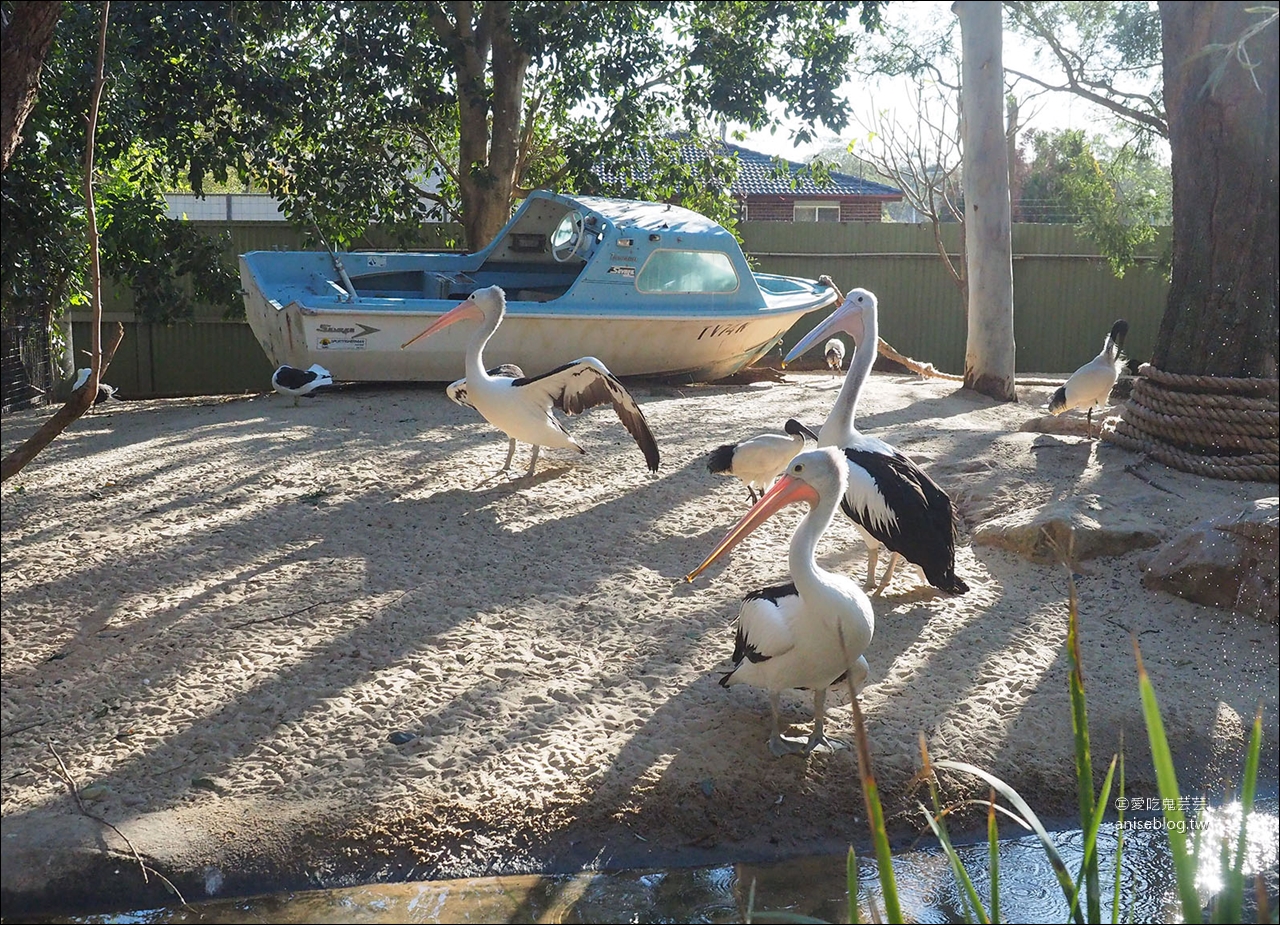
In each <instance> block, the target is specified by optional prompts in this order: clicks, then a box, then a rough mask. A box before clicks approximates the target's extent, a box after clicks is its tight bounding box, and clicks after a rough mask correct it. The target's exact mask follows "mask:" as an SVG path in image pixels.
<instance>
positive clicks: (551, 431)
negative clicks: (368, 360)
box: [401, 286, 658, 478]
mask: <svg viewBox="0 0 1280 925" xmlns="http://www.w3.org/2000/svg"><path fill="white" fill-rule="evenodd" d="M506 308H507V298H506V294H505V293H504V292H503V291H502V288H501V287H499V286H489V287H488V288H487V289H477V290H476V291H475V292H473V293H471V295H469V296H467V298H466V301H464V302H462V303H461V304H459V305H457V306H456V307H454V308H452V309H450V310H449V311H448V312H445V314H443V315H441V316H440V317H439V318H437V319H436V320H435V322H434V323H432V324H431V325H430V326H429V327H428V328H427V329H426V330H425V331H423V332H422V333H421V334H418V335H417V336H416V337H412V338H410V339H409V340H407V341H405V342H404V343H403V344H401V349H404V348H405V347H408V346H409V345H410V344H412V343H413V342H414V341H417V340H420V339H421V338H423V337H430V336H431V335H432V334H435V333H436V332H437V331H442V330H444V329H445V328H447V327H449V325H451V324H456V323H457V322H459V321H478V322H480V327H479V328H478V329H477V330H476V333H475V334H474V335H472V337H471V343H470V344H469V345H468V346H467V358H466V369H467V376H466V379H465V381H463V380H459V382H455V383H453V386H458V387H460V388H461V389H462V392H463V396H464V398H465V401H466V404H468V405H470V406H471V407H473V408H475V409H476V410H477V411H479V412H480V414H481V415H482V416H483V417H484V419H485V420H486V421H488V422H489V423H490V424H492V425H493V426H494V427H496V428H498V430H500V431H502V432H503V433H504V434H506V435H507V439H508V441H509V444H508V446H507V460H506V462H504V463H503V464H502V468H501V469H500V470H498V472H497V473H496V474H497V475H504V474H507V473H509V472H510V470H511V460H512V458H513V457H514V456H515V452H516V441H517V440H519V441H521V442H522V443H531V444H533V458H532V459H531V460H529V471H528V472H526V473H525V477H526V478H527V477H529V476H531V475H533V470H534V468H535V467H536V466H537V464H538V452H539V450H541V449H542V447H544V446H549V447H556V448H559V449H574V450H577V451H578V452H579V453H585V452H586V450H584V449H583V448H582V447H581V446H579V445H578V442H577V441H576V440H574V439H573V437H572V436H570V435H569V432H568V431H567V430H565V429H564V427H563V425H561V423H560V422H559V421H558V420H557V419H556V417H555V415H553V414H552V413H551V409H552V407H553V406H554V407H556V408H559V409H560V410H561V411H563V412H565V413H566V414H577V413H578V412H580V411H585V410H586V409H587V408H594V407H595V406H596V405H602V404H604V403H605V402H609V403H611V404H612V405H613V410H614V411H616V412H617V414H618V419H619V420H620V421H622V425H623V426H624V427H626V429H627V430H628V431H629V432H630V434H631V436H632V437H634V438H635V441H636V443H637V445H639V447H640V451H641V452H642V453H643V454H644V459H645V462H646V463H647V464H648V466H649V470H650V471H651V472H657V471H658V444H657V442H656V441H655V440H654V439H653V434H652V433H651V432H650V431H649V424H648V422H647V421H645V419H644V413H643V412H642V411H641V410H640V406H639V405H638V404H636V400H635V399H634V398H632V397H631V393H629V392H628V391H627V390H626V389H625V388H623V385H622V383H621V382H619V381H618V380H617V379H616V378H615V377H614V375H613V373H611V372H609V370H608V368H607V367H606V366H605V365H604V364H603V363H601V362H600V361H599V360H597V359H596V358H595V357H582V358H581V359H578V360H574V361H573V362H572V363H566V364H565V365H563V366H560V367H557V368H556V369H553V370H551V372H549V373H543V374H542V375H540V376H517V377H510V376H506V375H490V374H489V373H488V372H486V371H485V368H484V361H483V360H482V358H481V354H482V352H483V351H484V345H485V344H486V343H488V341H489V338H491V337H492V336H493V332H494V331H496V330H498V325H500V324H502V318H503V316H504V315H505V314H506ZM517 369H518V367H517ZM499 372H501V369H499ZM456 392H457V389H455V394H456ZM450 397H452V396H450Z"/></svg>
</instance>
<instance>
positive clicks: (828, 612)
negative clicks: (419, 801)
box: [685, 448, 876, 756]
mask: <svg viewBox="0 0 1280 925" xmlns="http://www.w3.org/2000/svg"><path fill="white" fill-rule="evenodd" d="M848 479H849V475H848V466H847V465H846V464H845V461H844V458H843V457H842V456H841V455H840V451H839V450H838V449H835V448H828V449H823V450H809V451H808V452H805V453H801V454H800V455H798V456H797V457H796V458H795V459H793V460H791V464H790V465H789V466H788V467H787V470H786V472H785V473H784V474H783V475H782V477H781V478H779V479H778V482H777V484H775V485H774V486H773V488H771V489H770V490H769V491H768V492H767V493H766V494H765V496H764V497H763V498H761V499H760V501H759V503H757V504H755V505H754V506H753V507H752V508H751V511H750V513H748V514H747V515H746V516H745V517H743V518H742V520H740V521H738V523H737V524H736V525H735V526H734V527H733V528H732V529H731V530H730V531H729V532H728V533H727V534H726V535H725V538H724V539H723V540H721V541H720V544H719V545H718V546H716V548H715V550H714V551H712V553H711V555H709V556H708V557H707V559H706V561H705V562H703V563H702V564H701V565H699V566H698V567H697V568H696V569H694V570H693V571H692V572H690V573H689V575H688V576H687V577H686V579H685V580H686V581H693V580H694V579H695V578H697V577H698V575H700V574H701V573H702V572H703V571H704V570H705V569H706V568H707V566H709V565H710V564H711V563H712V562H714V561H715V560H716V559H718V558H719V557H720V556H722V555H724V554H725V553H726V552H727V551H728V550H730V549H732V548H733V547H734V546H736V545H737V544H738V543H739V542H741V541H742V539H743V538H744V537H746V536H747V535H748V534H750V533H751V532H752V531H753V530H755V529H756V528H757V527H759V526H760V525H761V524H762V523H764V522H765V521H766V520H768V519H769V518H770V517H771V516H773V515H774V514H775V513H777V512H778V511H779V510H781V509H782V508H783V507H785V506H787V505H788V504H795V503H797V502H804V503H806V504H808V505H809V511H808V513H806V514H805V515H804V517H803V518H802V519H801V521H800V523H799V525H798V526H797V527H796V531H795V533H794V534H793V535H792V537H791V549H790V552H789V554H788V556H787V563H788V565H789V566H790V569H791V583H790V584H785V585H778V586H776V587H771V588H761V589H760V590H758V591H752V592H751V593H749V594H748V595H747V596H746V597H745V598H744V599H743V601H742V609H741V611H740V612H739V614H738V629H737V634H736V638H735V641H734V646H733V670H732V671H730V672H729V673H728V674H726V675H725V676H724V677H722V678H721V679H720V683H721V684H722V685H723V686H725V687H729V686H730V685H733V684H754V685H756V686H757V687H763V688H764V689H765V690H767V691H768V692H769V706H770V707H771V709H772V712H773V733H772V735H771V736H770V737H769V750H770V751H771V752H773V754H774V755H776V756H782V755H786V754H794V753H796V752H801V753H808V752H811V751H813V750H814V749H815V748H817V747H818V746H822V745H825V746H827V747H832V745H833V744H834V743H832V742H831V741H829V740H828V739H827V737H826V736H825V735H824V734H823V706H824V705H825V703H826V697H827V688H829V687H831V686H832V685H833V684H836V683H837V682H840V681H843V680H844V679H845V677H846V676H847V674H848V673H849V672H850V670H852V672H853V674H852V680H853V682H854V690H855V692H856V691H857V690H860V689H861V687H862V685H863V684H864V683H865V682H866V678H867V661H866V658H865V657H864V656H863V652H865V651H866V648H867V646H868V645H870V643H871V636H872V634H873V633H874V632H875V621H876V618H875V612H874V611H873V610H872V609H871V601H870V600H869V599H868V598H867V595H866V593H865V592H863V590H862V589H861V588H859V587H858V585H857V582H854V581H850V580H849V579H848V578H846V577H844V576H843V575H835V574H832V573H831V572H827V571H824V570H823V569H822V568H820V567H819V566H818V564H817V562H816V561H815V559H814V550H815V549H816V547H817V545H818V540H819V539H820V538H821V536H822V534H823V533H824V532H825V531H826V529H827V527H829V526H830V525H831V519H832V518H833V517H834V516H835V512H836V505H837V504H839V503H840V501H841V499H842V498H843V497H844V495H845V489H846V487H847V484H848ZM790 688H802V689H808V690H811V691H813V732H812V733H811V734H810V735H809V738H808V739H807V740H804V739H792V738H788V737H786V736H784V735H783V734H782V730H781V728H780V724H779V717H778V697H779V695H780V694H781V693H782V691H784V690H788V689H790Z"/></svg>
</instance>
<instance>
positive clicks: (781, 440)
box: [707, 418, 804, 504]
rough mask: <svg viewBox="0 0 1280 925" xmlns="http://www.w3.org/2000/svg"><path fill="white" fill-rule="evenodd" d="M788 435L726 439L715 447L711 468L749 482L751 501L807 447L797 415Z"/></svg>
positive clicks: (709, 465) (746, 482)
mask: <svg viewBox="0 0 1280 925" xmlns="http://www.w3.org/2000/svg"><path fill="white" fill-rule="evenodd" d="M783 429H784V430H785V431H786V433H787V435H786V436H785V437H784V436H782V435H781V434H761V435H760V436H758V437H752V438H751V439H750V440H743V441H742V442H741V443H726V444H724V445H723V446H718V447H716V448H715V449H714V450H712V451H711V453H710V455H709V457H708V459H707V471H709V472H710V473H712V474H713V475H732V476H734V477H735V478H737V479H738V480H739V481H741V482H742V484H744V485H746V486H747V494H749V495H750V496H751V503H752V504H755V503H756V501H757V500H759V499H758V497H757V496H756V492H757V491H759V492H760V494H761V495H763V494H764V493H765V490H766V489H767V488H768V487H769V486H770V485H772V484H773V480H774V479H776V478H777V477H778V476H779V475H780V474H781V473H782V470H783V469H785V468H787V463H789V462H791V460H792V459H794V458H795V455H796V454H797V453H799V452H800V451H801V450H803V449H804V430H803V428H802V427H801V425H800V422H799V421H796V420H795V419H794V418H793V419H791V420H789V421H787V423H786V424H785V425H784V426H783Z"/></svg>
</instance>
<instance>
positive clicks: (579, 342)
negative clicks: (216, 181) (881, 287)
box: [245, 286, 822, 382]
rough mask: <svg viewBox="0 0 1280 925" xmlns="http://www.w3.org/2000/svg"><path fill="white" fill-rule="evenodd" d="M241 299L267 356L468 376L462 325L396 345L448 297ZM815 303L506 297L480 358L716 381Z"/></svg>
mask: <svg viewBox="0 0 1280 925" xmlns="http://www.w3.org/2000/svg"><path fill="white" fill-rule="evenodd" d="M246 289H247V290H249V287H248V286H246ZM811 301H812V300H810V302H811ZM245 303H246V312H247V315H248V319H249V326H250V327H251V328H252V329H253V333H254V335H255V336H256V337H257V339H258V342H259V343H260V344H261V345H262V349H263V350H264V351H265V352H266V354H267V356H268V358H269V359H270V360H271V362H272V364H273V365H277V366H279V365H282V364H288V365H290V366H296V367H298V368H300V369H305V368H306V367H308V366H310V365H311V364H312V363H319V364H320V365H321V366H323V367H325V368H326V369H327V370H329V372H330V373H332V374H333V377H334V378H335V379H337V380H341V381H347V382H353V381H385V382H448V381H450V380H453V379H457V378H459V377H460V376H463V375H465V370H464V368H463V366H464V360H463V357H464V355H465V352H466V346H467V342H468V339H469V338H470V336H471V332H470V331H469V330H467V329H466V327H465V326H459V327H452V328H447V329H445V330H444V331H441V332H440V333H439V334H436V335H435V336H433V337H431V338H430V339H424V340H420V341H418V342H417V343H414V344H412V345H410V346H409V347H408V348H407V349H401V346H400V345H401V344H403V343H405V342H406V341H408V340H409V339H410V338H412V337H414V336H415V335H416V334H419V333H421V332H422V331H423V330H425V329H426V328H427V326H428V325H430V324H431V323H432V322H433V321H434V320H435V319H436V318H438V317H440V315H442V314H443V313H444V312H445V311H447V310H448V309H449V308H452V307H453V305H452V303H450V304H444V303H442V304H441V305H440V306H439V307H438V308H435V310H428V309H426V308H425V306H424V307H423V308H421V309H415V308H404V309H394V310H388V309H382V310H379V309H377V308H374V307H372V306H365V307H363V308H356V307H355V306H352V307H350V308H313V307H308V306H305V305H303V304H301V303H300V302H296V301H295V302H291V303H289V304H287V305H280V304H279V303H276V302H273V301H272V300H270V299H268V298H266V296H265V295H264V294H263V293H261V292H260V291H252V290H249V291H246V295H245ZM530 307H531V308H533V307H534V306H530ZM536 307H537V308H538V309H542V308H545V306H544V305H538V306H536ZM818 307H822V306H814V305H812V304H801V305H800V306H798V307H796V308H794V309H790V310H788V309H780V310H776V311H769V312H752V313H750V314H737V315H734V314H724V315H721V314H716V315H710V314H708V315H693V316H688V317H670V316H647V317H646V316H641V315H633V316H617V315H613V316H607V317H606V316H600V315H595V316H592V315H589V314H584V313H548V312H546V311H537V312H536V313H534V312H532V311H531V312H529V313H526V312H523V311H522V305H521V303H519V302H508V303H507V315H506V319H505V320H504V321H503V324H502V326H501V327H500V328H499V329H498V331H497V332H496V333H495V334H494V336H493V338H492V339H491V340H490V341H489V343H488V345H487V346H486V347H485V360H486V362H489V363H491V364H493V365H496V364H499V363H516V364H518V365H519V366H520V367H522V368H523V369H524V370H525V372H526V373H528V374H530V375H537V374H538V373H542V372H546V371H547V370H549V369H554V368H555V367H557V366H560V365H561V364H564V363H568V362H571V361H573V360H576V359H578V358H579V357H584V356H594V357H597V358H598V359H600V360H601V361H603V362H604V364H605V365H606V366H608V367H609V369H610V370H612V371H613V373H614V374H615V375H618V376H660V377H672V378H675V377H682V378H689V379H702V380H714V379H720V378H723V377H725V376H729V375H732V374H733V373H735V372H737V371H738V370H740V369H742V368H743V367H744V366H748V365H750V364H751V363H753V362H755V361H756V360H757V359H759V358H760V357H761V356H763V355H764V354H765V353H766V352H768V350H769V349H770V348H771V347H773V346H774V345H775V344H776V343H777V342H778V340H779V339H780V338H781V337H782V335H783V334H785V333H786V332H787V330H789V329H790V328H791V326H792V325H793V324H795V322H796V321H797V320H799V319H800V318H801V317H802V316H803V315H805V314H806V313H807V312H809V311H814V310H815V309H816V308H818ZM433 308H434V307H433Z"/></svg>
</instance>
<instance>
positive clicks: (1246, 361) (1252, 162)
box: [1152, 2, 1280, 379]
mask: <svg viewBox="0 0 1280 925" xmlns="http://www.w3.org/2000/svg"><path fill="white" fill-rule="evenodd" d="M1251 6H1254V4H1252V3H1249V2H1224V3H1175V2H1161V3H1160V21H1161V27H1162V32H1163V43H1164V102H1165V107H1166V109H1167V111H1168V117H1169V147H1170V150H1171V151H1172V156H1173V280H1172V285H1171V286H1170V287H1169V301H1168V304H1167V306H1166V308H1165V313H1164V320H1163V321H1162V322H1161V324H1160V333H1159V335H1158V336H1157V338H1156V346H1155V352H1154V355H1153V356H1152V363H1153V364H1154V365H1155V366H1156V367H1158V368H1160V369H1162V370H1164V371H1166V372H1172V373H1183V374H1187V375H1203V376H1233V377H1234V376H1250V377H1261V378H1267V379H1271V378H1275V376H1276V352H1277V351H1276V342H1277V333H1276V330H1277V329H1276V322H1277V316H1276V300H1277V285H1276V250H1277V247H1278V246H1280V242H1278V241H1277V224H1278V223H1280V216H1278V214H1277V203H1278V202H1280V187H1278V186H1277V180H1276V172H1277V150H1278V149H1280V134H1278V130H1277V110H1278V109H1280V100H1278V99H1277V42H1276V26H1275V23H1274V22H1273V23H1272V24H1271V25H1270V26H1269V27H1268V28H1267V30H1265V31H1264V32H1263V33H1262V34H1260V35H1258V36H1256V37H1254V38H1253V39H1252V40H1251V41H1250V42H1249V43H1248V46H1247V50H1248V53H1249V57H1250V58H1251V59H1252V60H1253V61H1254V62H1256V64H1257V67H1256V68H1255V70H1254V71H1253V75H1252V77H1251V76H1250V74H1249V72H1248V71H1246V70H1245V68H1244V67H1242V66H1241V65H1240V63H1239V62H1238V61H1237V60H1236V59H1235V58H1234V57H1232V58H1231V60H1229V61H1228V63H1227V66H1226V68H1225V70H1223V71H1222V72H1221V74H1219V75H1218V76H1217V77H1216V79H1215V78H1214V77H1213V76H1212V74H1213V71H1214V69H1215V68H1216V67H1217V66H1218V64H1219V63H1220V62H1221V61H1222V58H1223V53H1222V52H1217V53H1206V49H1207V48H1208V46H1210V45H1212V44H1219V45H1227V44H1230V43H1233V42H1235V41H1237V40H1238V39H1240V37H1241V36H1242V35H1243V34H1244V32H1245V30H1246V29H1247V28H1249V27H1250V26H1251V25H1254V24H1256V23H1257V22H1258V18H1259V17H1258V14H1257V13H1249V12H1247V10H1248V8H1249V7H1251ZM1255 79H1256V80H1257V85H1255V84H1254V80H1255ZM1259 88H1260V89H1259Z"/></svg>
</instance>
